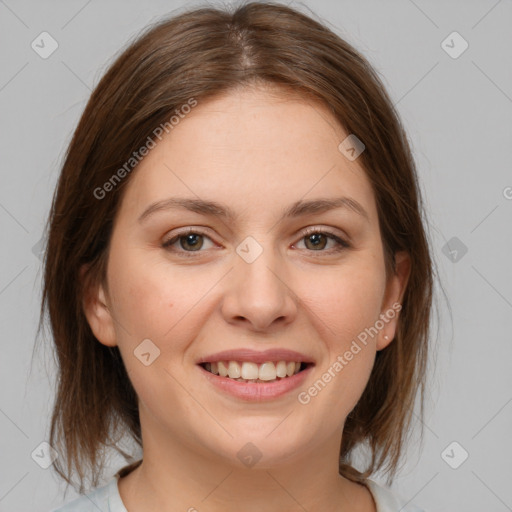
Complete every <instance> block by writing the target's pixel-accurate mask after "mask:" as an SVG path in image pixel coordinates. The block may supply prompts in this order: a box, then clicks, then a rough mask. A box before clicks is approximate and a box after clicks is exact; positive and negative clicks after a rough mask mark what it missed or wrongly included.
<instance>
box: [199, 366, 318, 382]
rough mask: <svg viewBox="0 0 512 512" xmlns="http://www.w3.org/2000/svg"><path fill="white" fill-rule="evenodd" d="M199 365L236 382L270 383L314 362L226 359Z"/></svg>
mask: <svg viewBox="0 0 512 512" xmlns="http://www.w3.org/2000/svg"><path fill="white" fill-rule="evenodd" d="M199 366H201V367H202V368H203V369H204V370H205V371H207V372H209V373H211V374H213V375H217V376H219V377H224V378H228V379H231V380H234V381H236V382H244V383H253V384H269V383H272V382H278V381H281V380H285V379H289V378H291V377H293V376H294V375H297V374H298V373H300V372H303V371H304V370H306V369H307V368H309V367H311V366H313V363H307V362H300V361H284V360H281V361H266V362H264V363H261V364H257V363H255V362H252V361H233V360H231V361H228V360H226V361H212V362H206V363H200V364H199Z"/></svg>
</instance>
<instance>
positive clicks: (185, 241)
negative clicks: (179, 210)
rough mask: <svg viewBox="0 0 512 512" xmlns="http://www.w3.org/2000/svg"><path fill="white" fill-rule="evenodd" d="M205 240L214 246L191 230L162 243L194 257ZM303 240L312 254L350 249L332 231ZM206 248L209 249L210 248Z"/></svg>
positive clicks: (313, 231)
mask: <svg viewBox="0 0 512 512" xmlns="http://www.w3.org/2000/svg"><path fill="white" fill-rule="evenodd" d="M205 239H206V240H209V241H210V243H212V245H213V242H212V240H211V238H210V237H209V236H208V235H206V233H203V232H201V231H199V230H193V229H189V230H187V231H185V232H181V233H178V234H177V235H175V236H174V237H172V238H170V239H169V240H166V241H164V242H163V243H162V247H163V248H165V249H169V250H170V251H171V252H175V253H177V254H179V255H180V256H194V254H193V253H194V252H202V251H201V249H203V248H205V247H204V240H205ZM302 240H305V241H306V243H305V245H306V248H307V249H310V252H321V253H329V252H332V251H341V250H343V249H346V248H348V247H350V245H349V243H348V242H346V241H345V240H343V239H342V238H340V237H339V236H337V235H335V234H334V233H331V232H330V231H321V230H319V229H310V230H308V231H307V232H305V233H303V234H302V237H301V238H300V240H299V241H300V242H301V241H302ZM328 242H334V247H331V248H330V249H331V250H330V251H326V250H324V249H325V248H326V246H327V245H328ZM176 243H179V246H180V248H181V249H182V250H181V251H180V250H179V249H176V248H173V246H174V245H175V244H176ZM206 248H207V249H208V247H206ZM210 248H211V246H210ZM187 253H188V254H187Z"/></svg>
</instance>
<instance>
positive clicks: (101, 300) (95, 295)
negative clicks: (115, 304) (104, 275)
mask: <svg viewBox="0 0 512 512" xmlns="http://www.w3.org/2000/svg"><path fill="white" fill-rule="evenodd" d="M88 268H89V265H83V266H82V267H81V268H80V280H81V281H82V283H84V288H83V290H84V291H83V297H82V307H83V310H84V313H85V316H86V318H87V322H88V323H89V326H90V327H91V330H92V332H93V334H94V336H95V337H96V339H97V340H98V341H99V342H100V343H102V344H103V345H107V346H109V347H115V346H116V345H117V342H116V333H115V329H114V320H113V317H112V313H111V312H110V309H109V307H108V306H107V304H108V302H107V297H106V294H105V291H104V289H103V286H102V285H97V284H87V283H89V280H88V279H85V274H86V272H87V270H88Z"/></svg>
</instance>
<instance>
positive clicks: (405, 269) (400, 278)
mask: <svg viewBox="0 0 512 512" xmlns="http://www.w3.org/2000/svg"><path fill="white" fill-rule="evenodd" d="M410 273H411V257H410V256H409V254H408V253H407V252H406V251H399V252H396V253H395V271H394V273H392V274H391V275H390V276H389V277H388V281H387V283H386V292H385V294H384V300H383V302H382V308H381V316H380V317H381V319H382V321H383V322H384V327H383V328H382V329H381V330H380V332H379V335H378V338H377V350H382V349H383V348H386V347H387V346H388V345H389V344H390V343H391V341H393V338H394V337H395V334H396V329H397V325H398V317H399V314H400V313H399V311H400V310H401V309H402V299H403V296H404V294H405V289H406V287H407V282H408V281H409V276H410Z"/></svg>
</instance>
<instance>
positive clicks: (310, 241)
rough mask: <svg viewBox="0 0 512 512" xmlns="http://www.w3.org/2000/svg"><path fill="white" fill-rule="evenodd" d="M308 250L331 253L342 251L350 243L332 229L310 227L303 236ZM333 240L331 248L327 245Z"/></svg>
mask: <svg viewBox="0 0 512 512" xmlns="http://www.w3.org/2000/svg"><path fill="white" fill-rule="evenodd" d="M303 240H304V245H305V247H306V249H307V250H308V252H318V253H320V255H322V254H330V253H333V252H334V253H336V252H339V251H342V250H344V249H347V248H349V247H350V244H349V243H348V242H346V241H345V240H343V239H342V238H340V237H339V236H337V235H336V234H335V233H332V232H330V231H321V230H320V229H318V228H312V229H308V230H307V231H306V232H305V233H304V234H303V237H302V238H301V240H300V241H301V242H302V241H303ZM329 242H332V246H331V247H330V248H327V250H326V247H327V245H328V244H329Z"/></svg>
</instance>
